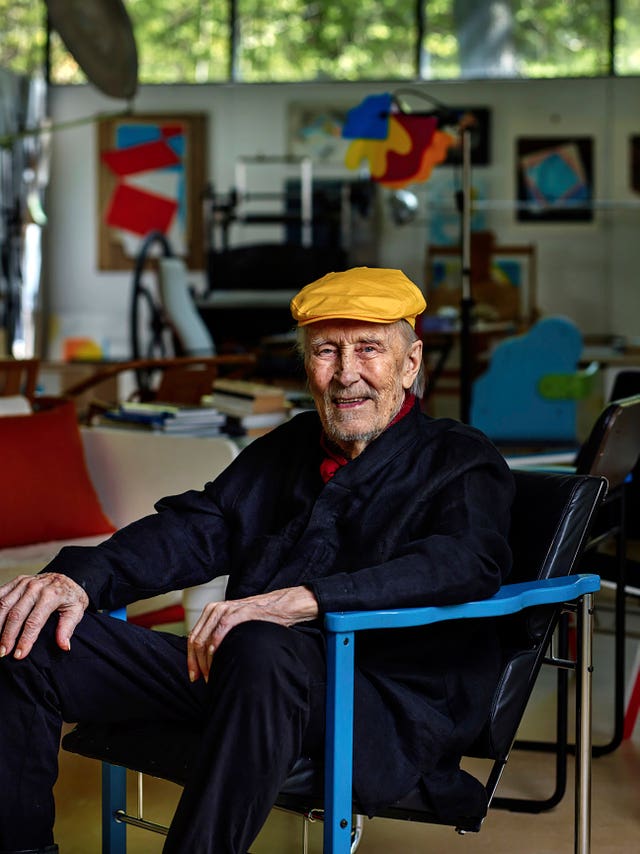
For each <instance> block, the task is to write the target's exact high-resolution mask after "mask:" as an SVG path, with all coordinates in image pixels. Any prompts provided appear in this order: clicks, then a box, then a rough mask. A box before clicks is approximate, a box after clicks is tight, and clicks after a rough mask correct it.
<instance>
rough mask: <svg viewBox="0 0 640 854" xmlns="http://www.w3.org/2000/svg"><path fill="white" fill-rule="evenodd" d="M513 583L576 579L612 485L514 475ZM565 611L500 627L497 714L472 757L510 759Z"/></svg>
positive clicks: (528, 614) (537, 611)
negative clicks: (598, 512)
mask: <svg viewBox="0 0 640 854" xmlns="http://www.w3.org/2000/svg"><path fill="white" fill-rule="evenodd" d="M514 477H515V481H516V496H515V500H514V503H513V507H512V522H511V534H510V543H511V548H512V552H513V558H514V568H513V571H512V573H511V576H510V577H509V579H508V580H509V582H521V581H533V580H535V579H540V578H555V577H559V576H563V575H570V574H571V573H572V572H574V571H575V569H576V566H577V564H578V560H579V558H580V556H581V554H582V551H583V549H584V546H585V543H586V541H587V538H588V535H589V531H590V529H591V526H592V524H593V520H594V517H595V514H596V510H597V509H598V507H599V505H600V503H601V501H602V499H603V498H604V495H605V493H606V482H605V481H604V480H603V479H602V478H599V477H591V476H577V475H573V474H572V475H569V474H567V475H564V474H558V473H550V472H541V471H528V472H527V471H515V472H514ZM558 616H559V609H558V608H557V607H556V606H547V607H543V608H532V609H528V610H527V611H524V612H522V613H520V614H516V615H514V616H511V617H506V618H502V620H501V622H500V631H501V640H502V645H503V651H504V666H503V671H502V674H501V677H500V680H499V683H498V685H497V687H496V691H495V694H494V700H493V704H492V712H491V716H490V719H489V720H488V721H487V724H486V726H485V730H484V732H483V734H482V736H481V738H480V739H479V740H478V742H477V743H476V745H475V746H474V748H473V750H472V751H471V753H472V755H476V756H483V757H490V758H494V759H495V758H497V759H504V758H506V756H507V755H508V753H509V750H510V748H511V745H512V743H513V740H514V739H515V736H516V732H517V729H518V726H519V723H520V720H521V719H522V715H523V713H524V709H525V707H526V705H527V702H528V700H529V696H530V694H531V691H532V689H533V685H534V684H535V680H536V678H537V675H538V672H539V670H540V667H541V665H542V659H543V656H544V652H545V649H546V647H547V645H548V641H549V639H550V637H551V633H552V632H553V630H554V628H555V624H556V622H557V618H558Z"/></svg>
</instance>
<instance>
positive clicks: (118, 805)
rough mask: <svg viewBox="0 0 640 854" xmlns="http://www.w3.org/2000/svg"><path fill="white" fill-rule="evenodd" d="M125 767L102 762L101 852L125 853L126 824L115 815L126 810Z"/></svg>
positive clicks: (104, 853)
mask: <svg viewBox="0 0 640 854" xmlns="http://www.w3.org/2000/svg"><path fill="white" fill-rule="evenodd" d="M126 806H127V769H126V768H121V767H119V766H117V765H109V763H108V762H103V763H102V854H126V851H127V826H126V824H123V823H122V822H120V821H118V820H117V819H116V817H115V814H116V810H126Z"/></svg>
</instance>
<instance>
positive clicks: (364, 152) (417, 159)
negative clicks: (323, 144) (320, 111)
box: [342, 93, 456, 189]
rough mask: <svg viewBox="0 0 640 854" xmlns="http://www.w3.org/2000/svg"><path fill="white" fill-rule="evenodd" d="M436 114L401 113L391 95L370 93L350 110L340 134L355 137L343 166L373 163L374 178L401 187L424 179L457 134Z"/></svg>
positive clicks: (443, 156) (347, 137) (371, 167)
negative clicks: (443, 127)
mask: <svg viewBox="0 0 640 854" xmlns="http://www.w3.org/2000/svg"><path fill="white" fill-rule="evenodd" d="M439 123H440V119H439V117H438V115H437V114H436V115H429V114H427V115H424V114H422V115H421V114H411V113H403V112H402V111H401V110H400V108H399V107H398V105H397V104H396V103H395V102H394V99H393V96H392V95H391V94H390V93H384V94H382V95H369V96H367V97H366V98H365V99H364V101H362V102H361V103H360V104H358V106H356V107H354V108H353V109H351V110H349V112H348V114H347V118H346V120H345V123H344V127H343V128H342V136H343V138H345V139H352V140H353V142H352V143H351V145H350V146H349V148H348V149H347V153H346V155H345V165H346V166H347V167H348V168H349V169H358V168H359V167H360V164H361V163H362V162H363V160H367V161H368V163H369V170H370V173H371V178H372V180H374V181H377V182H378V183H379V184H383V185H384V186H386V187H392V188H394V189H398V188H400V187H406V186H407V184H413V183H417V182H420V181H426V180H427V179H428V178H429V176H430V175H431V172H432V170H433V167H434V166H436V165H437V164H438V163H442V162H443V161H444V160H445V159H446V156H447V151H448V150H449V148H450V147H451V146H452V145H454V144H455V143H456V136H455V135H454V134H453V133H451V132H449V131H448V130H442V129H440V127H439Z"/></svg>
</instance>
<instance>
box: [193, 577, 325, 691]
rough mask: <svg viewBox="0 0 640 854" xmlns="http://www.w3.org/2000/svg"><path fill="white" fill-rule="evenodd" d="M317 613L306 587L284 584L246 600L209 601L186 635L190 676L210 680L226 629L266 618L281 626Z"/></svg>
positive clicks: (309, 618) (311, 618)
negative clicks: (278, 588)
mask: <svg viewBox="0 0 640 854" xmlns="http://www.w3.org/2000/svg"><path fill="white" fill-rule="evenodd" d="M317 616H318V603H317V601H316V597H315V596H314V595H313V593H312V592H311V591H310V590H309V589H307V588H306V587H285V588H284V589H283V590H274V591H272V592H271V593H261V594H259V595H258V596H249V597H247V598H246V599H230V600H229V601H227V602H209V604H208V605H205V606H204V608H203V610H202V614H201V615H200V617H199V619H198V622H197V623H196V624H195V626H194V627H193V629H192V630H191V632H190V634H189V640H188V646H187V667H188V668H189V678H190V679H191V681H192V682H195V681H196V679H198V678H199V677H200V676H204V678H205V680H208V679H209V670H210V668H211V661H212V659H213V655H214V653H215V651H216V649H217V648H218V647H219V646H220V644H221V643H222V641H223V638H224V637H225V635H226V634H227V632H228V631H229V630H230V629H232V628H233V627H234V626H237V625H238V624H239V623H244V622H246V621H247V620H266V621H267V622H270V623H278V624H279V625H281V626H293V625H294V624H295V623H302V622H306V621H307V620H313V619H314V617H317Z"/></svg>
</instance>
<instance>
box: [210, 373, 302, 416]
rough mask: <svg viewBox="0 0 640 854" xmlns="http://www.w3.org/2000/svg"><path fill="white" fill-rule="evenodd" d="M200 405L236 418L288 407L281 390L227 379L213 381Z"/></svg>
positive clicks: (245, 381)
mask: <svg viewBox="0 0 640 854" xmlns="http://www.w3.org/2000/svg"><path fill="white" fill-rule="evenodd" d="M201 403H203V404H207V405H209V406H214V407H215V408H216V409H219V410H220V411H221V412H226V413H227V414H228V415H233V416H236V417H238V418H239V417H242V416H243V415H249V414H251V413H260V412H277V411H279V410H284V409H286V408H287V406H288V404H287V399H286V395H285V391H284V389H283V388H280V387H278V386H270V385H267V384H266V383H256V382H251V381H249V380H233V379H228V378H222V379H218V380H215V382H214V384H213V389H212V391H211V394H206V395H204V397H203V398H202V399H201Z"/></svg>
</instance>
